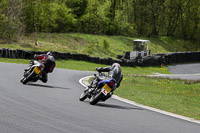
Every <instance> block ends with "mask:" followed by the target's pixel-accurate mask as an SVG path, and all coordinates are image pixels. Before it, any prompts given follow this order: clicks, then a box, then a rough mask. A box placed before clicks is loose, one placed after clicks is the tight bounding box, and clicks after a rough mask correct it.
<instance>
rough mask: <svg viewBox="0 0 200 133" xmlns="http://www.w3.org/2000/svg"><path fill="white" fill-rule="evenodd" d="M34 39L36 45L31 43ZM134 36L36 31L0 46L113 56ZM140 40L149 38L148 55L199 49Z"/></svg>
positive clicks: (128, 47) (175, 42) (170, 40)
mask: <svg viewBox="0 0 200 133" xmlns="http://www.w3.org/2000/svg"><path fill="white" fill-rule="evenodd" d="M36 39H37V41H38V42H39V46H36V45H35V42H36ZM134 39H138V38H130V37H123V36H103V35H90V34H80V33H63V34H62V33H60V34H58V33H38V34H37V35H36V34H34V33H33V34H29V35H27V36H25V37H24V38H23V39H21V40H20V41H18V42H16V43H12V44H5V43H3V41H1V40H0V48H12V49H24V50H34V51H58V52H70V53H81V54H87V55H90V56H98V57H112V58H116V56H117V55H123V51H132V50H133V40H134ZM140 39H147V40H150V45H149V48H150V49H151V53H152V54H155V53H168V52H176V51H197V50H200V45H199V44H198V43H193V42H190V41H184V40H177V39H174V38H169V37H162V36H160V37H151V38H148V37H146V38H144V37H141V38H140Z"/></svg>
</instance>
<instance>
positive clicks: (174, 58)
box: [0, 48, 200, 67]
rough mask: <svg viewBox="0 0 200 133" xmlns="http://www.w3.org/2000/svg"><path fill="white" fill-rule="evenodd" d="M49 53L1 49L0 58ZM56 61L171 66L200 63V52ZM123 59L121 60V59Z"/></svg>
mask: <svg viewBox="0 0 200 133" xmlns="http://www.w3.org/2000/svg"><path fill="white" fill-rule="evenodd" d="M45 53H47V51H25V50H21V49H16V50H13V49H9V48H8V49H7V48H1V49H0V57H3V58H20V59H33V57H34V55H35V54H45ZM53 53H54V57H55V59H62V60H68V59H71V60H80V61H88V62H92V63H98V64H105V65H111V64H113V63H115V62H116V63H119V64H120V65H121V66H130V67H135V66H141V67H147V66H161V65H169V64H172V63H185V62H200V52H172V53H167V54H153V55H151V56H146V57H142V58H137V59H133V60H128V59H125V58H123V57H122V56H120V55H118V56H117V57H118V59H117V60H116V59H112V58H99V57H90V56H88V55H85V54H78V53H73V54H71V53H64V52H56V51H55V52H53ZM128 54H129V53H127V55H128ZM120 57H121V58H120Z"/></svg>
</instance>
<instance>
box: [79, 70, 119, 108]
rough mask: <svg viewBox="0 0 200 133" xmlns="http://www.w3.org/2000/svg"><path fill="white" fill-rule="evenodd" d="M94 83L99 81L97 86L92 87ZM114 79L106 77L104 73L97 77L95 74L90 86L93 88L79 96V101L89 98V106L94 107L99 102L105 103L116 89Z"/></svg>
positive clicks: (87, 89)
mask: <svg viewBox="0 0 200 133" xmlns="http://www.w3.org/2000/svg"><path fill="white" fill-rule="evenodd" d="M96 79H97V80H96ZM95 81H99V82H98V83H97V85H95V86H93V85H94V84H96V83H94V82H95ZM115 83H116V81H115V79H112V78H109V77H106V76H105V74H104V73H99V74H98V76H97V75H96V74H95V75H94V79H93V80H92V82H91V86H93V87H95V88H88V87H87V88H86V89H85V90H84V91H83V93H82V94H81V96H80V98H79V100H80V101H84V100H85V99H86V98H89V102H90V104H91V105H95V104H96V103H98V102H99V101H106V100H107V99H108V98H110V97H111V96H112V94H113V91H114V90H115V89H116V85H115Z"/></svg>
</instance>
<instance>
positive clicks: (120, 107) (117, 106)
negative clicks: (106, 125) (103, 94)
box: [96, 103, 144, 110]
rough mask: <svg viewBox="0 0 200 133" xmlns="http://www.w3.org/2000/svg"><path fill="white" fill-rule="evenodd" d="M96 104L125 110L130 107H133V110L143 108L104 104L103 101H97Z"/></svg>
mask: <svg viewBox="0 0 200 133" xmlns="http://www.w3.org/2000/svg"><path fill="white" fill-rule="evenodd" d="M96 106H99V107H108V108H115V109H126V110H131V109H134V110H144V109H143V108H139V107H135V108H133V107H127V106H120V105H113V104H105V103H98V104H96Z"/></svg>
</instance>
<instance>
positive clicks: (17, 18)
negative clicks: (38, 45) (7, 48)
mask: <svg viewBox="0 0 200 133" xmlns="http://www.w3.org/2000/svg"><path fill="white" fill-rule="evenodd" d="M23 9H24V5H23V1H22V0H18V1H13V0H1V2H0V39H3V40H5V41H6V43H10V42H12V41H17V40H19V39H20V37H21V34H23V32H24V24H23V18H24V16H23Z"/></svg>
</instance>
